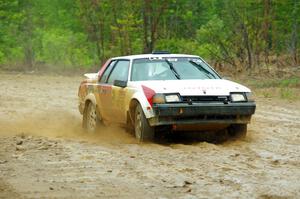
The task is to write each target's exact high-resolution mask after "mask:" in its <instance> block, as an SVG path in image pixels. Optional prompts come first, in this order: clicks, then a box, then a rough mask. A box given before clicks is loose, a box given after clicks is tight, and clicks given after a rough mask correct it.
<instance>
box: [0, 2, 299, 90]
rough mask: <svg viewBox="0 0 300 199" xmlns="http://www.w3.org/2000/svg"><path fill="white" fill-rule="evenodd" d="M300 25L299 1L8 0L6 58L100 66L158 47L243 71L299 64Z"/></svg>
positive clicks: (0, 13) (1, 46) (2, 33)
mask: <svg viewBox="0 0 300 199" xmlns="http://www.w3.org/2000/svg"><path fill="white" fill-rule="evenodd" d="M299 32H300V2H299V1H298V0H285V1H281V0H272V1H271V0H244V1H240V0H231V1H228V0H201V1H192V0H152V1H150V0H143V1H140V0H126V1H118V0H64V1H61V0H0V65H2V66H12V65H20V66H23V67H24V69H25V70H31V69H33V68H38V67H43V66H60V67H63V68H74V67H93V66H95V65H99V63H101V62H104V61H105V60H106V59H107V58H109V57H112V56H119V55H127V54H138V53H144V52H151V51H152V50H154V49H157V50H168V51H170V52H172V53H187V54H196V55H200V56H202V57H203V58H205V59H209V60H211V61H213V62H214V63H218V64H219V65H230V66H233V68H234V69H236V70H239V69H240V68H242V69H253V68H259V67H262V66H265V65H270V64H272V63H277V64H278V65H279V64H281V65H282V64H289V65H298V64H299V62H300V57H299V52H300V50H299V48H300V34H299ZM265 84H266V85H261V86H262V87H268V86H269V84H270V85H279V86H281V87H290V86H293V85H299V79H293V80H285V81H283V82H280V83H278V82H271V83H265Z"/></svg>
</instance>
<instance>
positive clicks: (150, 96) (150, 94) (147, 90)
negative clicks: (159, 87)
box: [142, 85, 155, 107]
mask: <svg viewBox="0 0 300 199" xmlns="http://www.w3.org/2000/svg"><path fill="white" fill-rule="evenodd" d="M142 88H143V91H144V94H145V96H146V98H147V100H148V102H149V104H150V106H151V107H152V105H153V96H154V95H155V91H154V90H152V89H151V88H148V87H147V86H143V85H142Z"/></svg>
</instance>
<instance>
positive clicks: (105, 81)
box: [99, 59, 118, 84]
mask: <svg viewBox="0 0 300 199" xmlns="http://www.w3.org/2000/svg"><path fill="white" fill-rule="evenodd" d="M113 62H115V63H113ZM117 62H118V61H117V60H115V59H114V60H111V61H110V62H109V64H108V65H107V67H106V68H105V70H104V71H103V73H102V75H101V77H100V78H99V83H100V84H106V83H107V79H108V77H109V76H110V73H111V71H112V70H113V69H114V68H115V65H116V63H117ZM112 63H113V65H112V67H111V69H110V71H109V72H108V74H107V77H106V79H105V80H104V81H102V78H103V77H104V74H105V72H106V71H107V70H109V67H110V65H111V64H112Z"/></svg>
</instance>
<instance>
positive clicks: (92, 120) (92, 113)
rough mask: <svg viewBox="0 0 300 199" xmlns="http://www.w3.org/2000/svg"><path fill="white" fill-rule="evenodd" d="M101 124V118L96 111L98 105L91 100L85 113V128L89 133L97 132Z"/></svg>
mask: <svg viewBox="0 0 300 199" xmlns="http://www.w3.org/2000/svg"><path fill="white" fill-rule="evenodd" d="M99 124H100V119H99V118H98V115H97V112H96V106H95V105H94V104H93V103H92V102H89V103H88V104H87V107H86V109H85V111H84V113H83V128H84V129H86V131H87V132H89V133H95V132H96V131H97V128H98V126H99Z"/></svg>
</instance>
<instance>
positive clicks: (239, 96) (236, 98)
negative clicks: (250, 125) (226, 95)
mask: <svg viewBox="0 0 300 199" xmlns="http://www.w3.org/2000/svg"><path fill="white" fill-rule="evenodd" d="M230 98H231V101H232V102H245V101H247V100H246V98H245V95H244V94H243V93H231V94H230Z"/></svg>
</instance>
